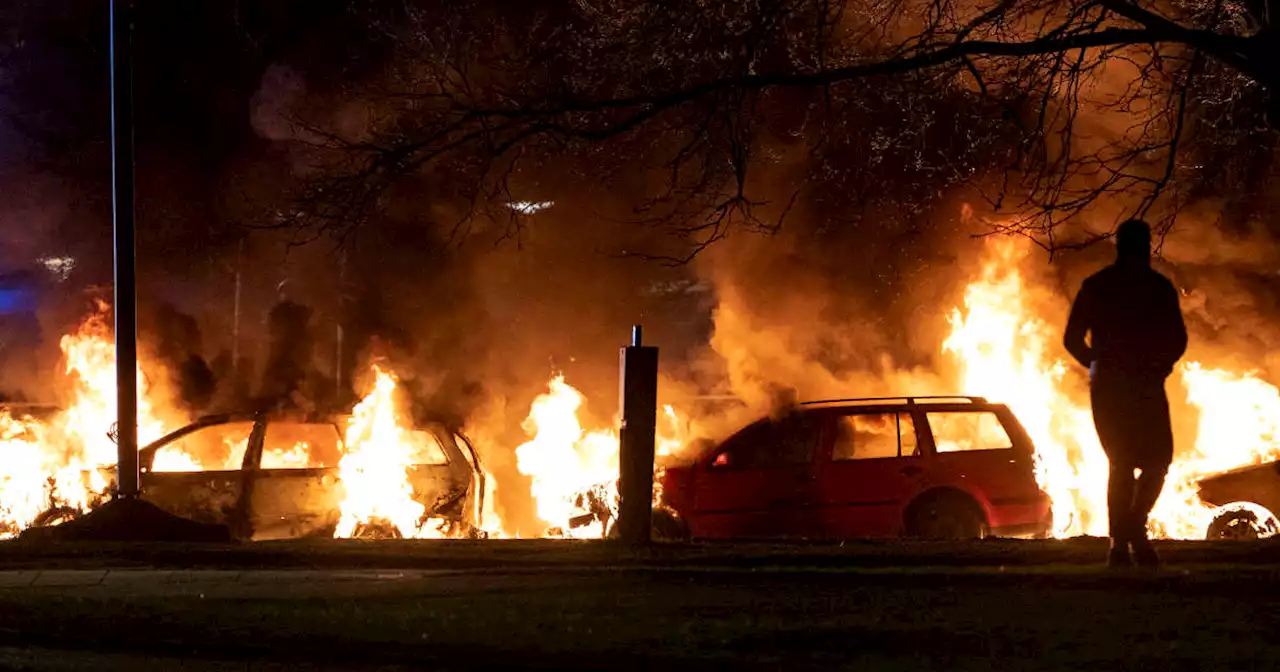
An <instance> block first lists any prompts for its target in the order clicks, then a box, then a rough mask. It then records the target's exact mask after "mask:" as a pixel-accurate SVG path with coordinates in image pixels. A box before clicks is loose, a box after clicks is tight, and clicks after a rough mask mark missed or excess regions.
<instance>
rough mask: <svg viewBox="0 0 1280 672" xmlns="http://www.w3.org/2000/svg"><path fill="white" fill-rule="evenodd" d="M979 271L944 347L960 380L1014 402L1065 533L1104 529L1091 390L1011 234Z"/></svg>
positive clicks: (970, 389)
mask: <svg viewBox="0 0 1280 672" xmlns="http://www.w3.org/2000/svg"><path fill="white" fill-rule="evenodd" d="M990 249H991V256H990V258H989V259H988V260H987V261H986V263H985V264H983V267H982V272H981V275H980V276H979V278H978V279H977V280H975V281H974V282H972V283H971V284H970V285H969V286H968V287H967V288H966V289H965V293H964V307H963V309H961V308H956V309H954V310H953V311H952V312H951V315H950V316H949V318H948V319H949V321H950V323H951V328H952V331H951V335H950V336H948V337H947V339H946V340H945V341H944V342H943V344H942V349H943V351H944V352H947V353H950V354H952V355H954V356H955V358H956V359H957V361H958V362H959V364H960V380H959V385H958V388H959V389H961V390H964V391H965V392H966V393H968V394H976V395H981V396H985V397H988V398H990V399H992V400H993V401H1001V402H1006V403H1008V404H1009V407H1010V408H1011V409H1012V410H1013V412H1014V415H1016V416H1017V417H1018V419H1019V421H1021V423H1022V425H1023V427H1024V428H1025V429H1026V430H1027V433H1028V434H1029V435H1030V436H1031V440H1032V442H1034V443H1035V446H1036V478H1037V480H1038V481H1039V484H1040V488H1041V489H1042V490H1044V491H1045V492H1046V493H1048V494H1049V496H1050V497H1051V498H1052V500H1053V519H1054V522H1055V527H1056V528H1057V529H1056V530H1055V533H1056V534H1057V535H1059V536H1067V535H1077V534H1101V535H1105V534H1106V528H1107V516H1106V511H1107V509H1106V492H1107V457H1106V454H1105V453H1103V452H1102V447H1101V445H1100V444H1099V443H1098V436H1097V433H1096V432H1095V431H1094V428H1093V416H1092V414H1091V413H1090V411H1089V406H1088V396H1087V394H1085V395H1083V398H1081V395H1080V394H1079V393H1078V392H1077V393H1076V394H1072V391H1071V390H1070V389H1069V386H1068V385H1067V380H1066V377H1067V376H1066V374H1067V362H1066V361H1065V360H1064V359H1063V358H1061V357H1059V356H1055V355H1054V354H1052V353H1056V352H1059V351H1061V348H1060V347H1059V346H1058V344H1059V343H1060V342H1061V338H1060V336H1059V334H1060V331H1059V330H1058V329H1057V328H1056V327H1054V326H1052V325H1051V324H1049V323H1048V322H1047V321H1045V320H1044V319H1041V318H1040V317H1038V316H1037V315H1036V310H1035V307H1034V306H1032V305H1030V304H1029V302H1028V301H1027V298H1028V295H1027V287H1026V286H1025V283H1024V281H1023V277H1022V274H1021V273H1020V272H1019V270H1018V266H1019V264H1020V263H1021V261H1022V257H1023V252H1022V250H1021V248H1020V247H1019V246H1018V245H1017V244H1016V243H1015V242H1014V241H1012V240H999V241H996V242H995V243H994V244H992V245H991V246H990Z"/></svg>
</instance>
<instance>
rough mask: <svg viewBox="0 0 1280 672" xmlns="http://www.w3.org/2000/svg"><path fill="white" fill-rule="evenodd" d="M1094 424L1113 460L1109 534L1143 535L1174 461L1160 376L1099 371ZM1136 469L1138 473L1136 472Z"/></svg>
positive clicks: (1123, 538) (1122, 538) (1120, 538)
mask: <svg viewBox="0 0 1280 672" xmlns="http://www.w3.org/2000/svg"><path fill="white" fill-rule="evenodd" d="M1090 397H1091V400H1092V402H1093V424H1094V427H1096V428H1097V430H1098V439H1099V440H1100V441H1101V443H1102V449H1103V450H1104V451H1105V452H1106V453H1107V459H1108V460H1110V462H1111V474H1110V479H1109V481H1108V483H1107V513H1108V519H1109V522H1110V526H1111V538H1112V539H1114V540H1116V541H1117V542H1121V543H1127V542H1129V541H1132V540H1134V539H1144V538H1146V531H1147V530H1146V528H1147V517H1148V516H1149V515H1150V514H1151V509H1152V507H1154V506H1155V503H1156V500H1157V499H1158V498H1159V497H1160V491H1161V490H1162V489H1163V488H1164V478H1165V475H1166V474H1168V472H1169V463H1170V462H1172V461H1173V427H1172V424H1171V422H1170V419H1169V400H1168V398H1167V397H1166V396H1165V392H1164V380H1163V379H1157V380H1152V379H1150V378H1145V377H1133V376H1126V375H1124V374H1122V373H1114V372H1113V373H1110V374H1107V373H1104V372H1101V371H1099V372H1098V373H1097V374H1096V375H1095V376H1094V378H1093V381H1092V384H1091V385H1090ZM1135 469H1140V470H1141V476H1138V477H1137V478H1135V477H1134V473H1133V472H1134V470H1135Z"/></svg>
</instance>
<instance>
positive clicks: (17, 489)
mask: <svg viewBox="0 0 1280 672" xmlns="http://www.w3.org/2000/svg"><path fill="white" fill-rule="evenodd" d="M109 316H110V306H108V305H107V304H105V303H102V302H99V304H98V309H97V311H96V312H95V313H93V314H91V315H90V316H89V317H88V318H86V319H85V321H84V322H83V323H82V324H81V325H80V327H79V328H78V329H77V330H76V332H75V333H74V334H68V335H66V336H63V337H62V339H61V341H60V342H59V345H60V346H61V349H62V353H63V358H64V360H65V369H64V373H65V374H66V376H67V380H68V383H69V385H70V386H71V404H70V405H69V406H68V407H67V408H66V409H65V410H64V411H62V412H60V413H58V414H57V415H55V416H54V417H53V418H52V419H50V420H49V421H48V422H42V421H38V420H35V419H32V418H30V417H23V418H15V417H13V416H12V414H11V413H9V412H8V411H7V410H0V451H3V452H2V453H0V463H3V465H4V466H0V538H4V537H10V536H13V535H16V534H17V533H18V532H20V531H22V530H23V529H25V528H27V527H29V526H30V525H31V524H32V523H33V522H34V521H35V519H36V518H37V517H38V516H39V515H40V514H41V513H42V512H43V511H46V510H48V509H50V508H53V507H68V508H71V509H75V510H80V511H83V510H85V509H87V508H89V507H91V506H92V505H93V504H94V503H95V502H97V501H100V500H101V499H102V498H103V496H104V494H105V492H106V490H107V489H108V487H109V486H110V483H109V482H108V480H107V478H106V477H104V475H103V474H102V472H101V471H100V470H101V468H103V467H109V466H111V465H113V464H115V462H116V446H115V443H114V442H113V441H112V440H111V439H110V438H109V437H108V435H107V433H108V430H110V428H111V425H112V424H113V423H114V422H115V421H116V376H115V373H116V370H115V367H116V357H115V354H116V353H115V345H114V344H113V342H112V334H111V328H110V321H109V319H108V318H109ZM138 381H139V385H138V443H139V445H146V444H147V443H149V442H151V441H154V440H155V439H158V438H160V437H161V436H163V435H164V434H165V433H166V432H167V431H169V429H171V427H168V426H167V425H166V423H165V422H164V421H163V420H162V419H161V418H160V417H159V414H158V412H157V408H156V404H155V403H154V402H153V400H152V399H151V390H150V389H149V386H148V385H147V380H146V378H145V377H144V376H143V375H142V373H141V367H139V374H138ZM169 457H170V458H171V459H176V458H180V457H181V456H177V455H171V456H169ZM188 457H189V456H188ZM190 462H191V463H193V464H198V463H197V462H196V461H195V460H194V459H193V458H192V459H190Z"/></svg>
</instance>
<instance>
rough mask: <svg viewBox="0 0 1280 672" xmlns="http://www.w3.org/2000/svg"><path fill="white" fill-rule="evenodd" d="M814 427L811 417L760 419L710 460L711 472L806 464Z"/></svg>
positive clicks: (810, 454) (814, 435) (815, 436)
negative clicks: (714, 470) (715, 470)
mask: <svg viewBox="0 0 1280 672" xmlns="http://www.w3.org/2000/svg"><path fill="white" fill-rule="evenodd" d="M817 430H818V424H817V422H816V421H815V419H814V417H813V416H812V415H811V414H807V413H800V414H795V415H791V416H788V417H786V418H783V419H782V420H761V421H760V422H757V423H755V424H753V425H751V426H749V427H747V428H746V429H744V430H742V431H740V432H738V433H737V434H735V435H734V436H733V437H731V438H730V439H729V440H728V441H726V442H725V443H724V446H723V447H722V448H721V449H720V451H719V452H718V454H717V455H716V456H715V457H714V458H713V459H712V462H711V467H712V468H713V469H727V468H732V469H751V468H761V467H776V466H783V465H794V464H806V463H808V462H811V461H812V460H813V447H814V445H815V444H816V443H817V436H818V432H817Z"/></svg>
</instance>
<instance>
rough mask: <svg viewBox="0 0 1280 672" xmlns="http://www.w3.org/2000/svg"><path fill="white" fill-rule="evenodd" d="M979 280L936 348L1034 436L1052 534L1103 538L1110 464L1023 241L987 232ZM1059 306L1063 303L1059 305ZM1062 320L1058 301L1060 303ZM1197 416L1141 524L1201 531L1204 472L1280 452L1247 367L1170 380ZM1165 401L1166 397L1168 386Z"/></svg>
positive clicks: (1179, 534)
mask: <svg viewBox="0 0 1280 672" xmlns="http://www.w3.org/2000/svg"><path fill="white" fill-rule="evenodd" d="M988 250H989V255H990V256H989V258H988V259H987V260H986V262H985V263H984V264H983V267H982V272H981V275H980V277H979V278H978V279H977V280H975V281H974V282H972V283H971V284H970V285H969V286H968V287H967V288H966V290H965V295H964V307H963V309H961V308H957V309H955V310H954V311H952V313H951V316H950V323H951V327H952V330H951V334H950V336H948V338H947V339H946V340H945V341H944V343H943V351H944V352H945V353H948V354H950V355H952V356H954V357H955V359H956V361H957V362H958V364H959V366H960V371H961V375H960V387H961V389H963V390H964V391H966V392H968V393H973V394H980V395H983V396H986V397H989V398H991V399H992V400H993V401H1002V402H1005V403H1008V404H1009V406H1010V408H1011V409H1012V410H1013V412H1014V413H1015V415H1017V416H1018V418H1019V419H1020V421H1021V422H1022V424H1023V425H1024V427H1025V428H1026V430H1027V432H1028V433H1029V434H1030V435H1031V438H1032V440H1033V441H1034V442H1035V444H1036V460H1037V474H1036V475H1037V479H1038V481H1039V484H1040V487H1041V488H1042V489H1043V490H1044V491H1045V492H1047V493H1048V494H1049V496H1050V497H1051V498H1052V500H1053V513H1054V521H1055V526H1056V528H1057V529H1056V530H1055V534H1056V535H1057V536H1060V537H1062V536H1072V535H1080V534H1088V535H1097V536H1105V535H1106V534H1107V520H1106V484H1107V474H1108V463H1107V458H1106V455H1105V453H1103V451H1102V448H1101V445H1100V444H1099V442H1098V437H1097V433H1096V430H1095V429H1094V427H1093V418H1092V413H1091V411H1090V408H1089V401H1088V392H1087V390H1086V389H1085V388H1084V387H1083V385H1081V384H1080V383H1079V382H1076V384H1074V385H1073V384H1072V382H1071V381H1070V380H1069V377H1068V375H1067V374H1068V370H1069V367H1068V363H1067V360H1066V359H1065V357H1063V356H1060V355H1056V354H1054V353H1058V352H1060V351H1061V348H1060V346H1058V343H1059V342H1060V337H1061V325H1060V324H1051V323H1050V322H1049V321H1047V320H1045V319H1043V318H1041V317H1039V314H1040V312H1039V311H1043V310H1044V309H1045V308H1044V306H1038V305H1033V304H1034V299H1035V298H1036V296H1037V292H1036V288H1034V287H1031V286H1029V285H1028V283H1027V282H1026V281H1025V280H1024V278H1023V276H1022V274H1021V272H1020V271H1019V266H1020V265H1021V263H1022V262H1023V260H1024V259H1025V257H1026V253H1027V251H1026V248H1025V246H1021V245H1019V244H1018V243H1017V241H1013V240H995V241H992V243H991V244H990V245H989V248H988ZM1059 303H1060V304H1061V302H1059ZM1058 307H1060V308H1061V312H1062V313H1063V315H1062V317H1063V318H1064V319H1065V305H1059V306H1058ZM1171 380H1172V381H1173V383H1174V385H1178V386H1181V387H1182V389H1183V390H1184V391H1185V393H1186V400H1187V404H1188V406H1189V408H1183V409H1179V408H1177V407H1176V406H1175V408H1174V412H1175V413H1177V412H1179V411H1180V410H1181V411H1182V412H1186V411H1195V412H1196V413H1197V415H1198V418H1199V421H1198V424H1197V427H1196V432H1195V435H1194V436H1190V437H1186V436H1178V437H1175V438H1176V439H1177V441H1176V444H1175V448H1176V450H1177V453H1176V455H1175V459H1174V463H1173V465H1172V467H1171V468H1170V471H1169V479H1168V481H1167V482H1166V486H1165V489H1164V492H1163V493H1162V496H1161V498H1160V500H1159V502H1157V504H1156V508H1155V510H1154V511H1153V512H1152V517H1151V524H1150V531H1151V532H1152V533H1153V534H1154V535H1157V536H1162V537H1170V538H1203V536H1204V534H1205V531H1206V529H1207V528H1208V524H1209V522H1210V521H1211V520H1212V518H1213V515H1214V513H1215V511H1214V510H1213V509H1212V507H1209V506H1208V505H1206V504H1204V503H1203V502H1201V501H1200V499H1199V497H1198V496H1197V486H1196V484H1197V482H1198V481H1199V480H1200V479H1201V478H1203V477H1205V476H1208V475H1210V474H1214V473H1218V472H1221V471H1226V470H1228V469H1233V468H1237V467H1241V466H1246V465H1252V464H1259V463H1261V462H1264V461H1268V460H1274V459H1277V458H1280V390H1278V389H1277V388H1276V387H1275V386H1274V385H1272V384H1270V383H1268V382H1266V381H1264V380H1262V379H1260V378H1259V377H1258V376H1257V374H1255V373H1243V374H1240V373H1232V372H1229V371H1223V370H1218V369H1210V368H1206V367H1204V366H1203V365H1202V364H1200V363H1198V362H1195V361H1187V362H1184V363H1183V364H1182V365H1180V366H1179V367H1178V369H1177V371H1176V372H1175V376H1174V377H1173V378H1172V379H1171ZM1171 398H1173V399H1174V400H1175V403H1176V398H1177V397H1176V394H1175V395H1171Z"/></svg>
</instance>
